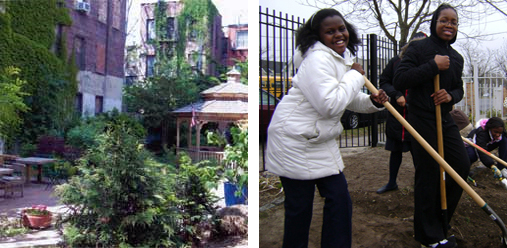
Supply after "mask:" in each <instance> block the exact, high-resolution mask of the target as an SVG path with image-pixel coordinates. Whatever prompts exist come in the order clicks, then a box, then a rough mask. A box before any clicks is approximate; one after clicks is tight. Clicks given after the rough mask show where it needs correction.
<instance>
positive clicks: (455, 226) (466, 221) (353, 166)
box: [259, 147, 507, 248]
mask: <svg viewBox="0 0 507 248" xmlns="http://www.w3.org/2000/svg"><path fill="white" fill-rule="evenodd" d="M342 153H343V160H344V163H345V170H344V173H345V177H346V178H347V180H348V185H349V191H350V195H351V197H352V201H353V218H352V232H353V236H352V247H390V248H405V247H420V244H419V242H417V241H415V240H414V237H413V235H414V232H413V211H414V207H413V204H414V201H413V197H414V166H413V163H412V157H411V155H410V153H404V156H403V162H402V164H401V167H400V171H399V173H398V180H397V182H398V186H399V190H396V191H390V192H387V193H384V194H381V195H379V194H377V193H376V191H377V189H378V188H380V187H381V186H383V185H384V184H386V183H387V181H388V179H389V168H388V162H389V155H390V152H389V151H386V150H385V149H384V147H376V148H360V149H357V148H345V149H342ZM472 171H474V175H473V178H474V179H475V181H476V182H477V185H478V186H474V185H473V184H472V183H471V182H469V185H471V186H472V188H473V189H474V190H475V191H476V192H477V193H478V194H479V195H480V196H481V198H482V199H483V200H484V201H485V202H486V203H487V204H488V205H489V206H491V208H492V209H493V210H494V211H495V212H496V213H497V214H498V215H499V216H500V218H501V219H502V220H503V221H504V222H505V221H507V205H506V204H507V203H506V202H507V201H506V199H507V190H505V189H504V188H502V186H501V185H500V183H499V181H498V180H496V179H494V178H493V173H492V172H491V171H490V170H489V169H487V168H486V167H484V166H481V165H480V163H474V164H473V165H472ZM259 180H260V188H259V196H260V199H259V204H260V206H259V207H260V215H259V227H260V229H259V230H260V237H259V239H260V242H259V247H281V246H282V237H283V219H284V208H283V192H282V191H281V190H280V187H279V185H280V184H279V180H278V177H276V176H274V175H272V174H270V173H268V172H263V173H260V178H259ZM323 206H324V200H323V198H322V197H320V195H319V194H318V192H316V194H315V200H314V213H313V219H312V225H311V227H310V228H311V229H310V239H309V240H310V241H309V246H308V247H309V248H318V247H320V235H321V227H322V217H323V211H322V208H323ZM450 224H451V226H452V229H451V230H450V231H449V235H451V234H454V235H455V236H456V238H457V242H458V246H459V247H501V241H500V237H501V235H502V232H501V230H500V228H499V227H498V226H497V225H496V223H495V222H494V221H493V220H491V219H490V218H489V216H488V215H487V214H486V213H485V212H484V211H483V210H482V209H481V208H480V206H478V205H477V203H475V201H473V200H472V198H471V197H470V196H468V195H467V194H466V192H463V196H462V199H461V201H460V204H459V205H458V208H457V209H456V212H455V214H454V217H453V220H452V221H451V223H450Z"/></svg>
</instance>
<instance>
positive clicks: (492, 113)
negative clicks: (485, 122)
mask: <svg viewBox="0 0 507 248" xmlns="http://www.w3.org/2000/svg"><path fill="white" fill-rule="evenodd" d="M491 117H502V110H496V109H495V108H491V109H488V110H487V111H486V118H491Z"/></svg>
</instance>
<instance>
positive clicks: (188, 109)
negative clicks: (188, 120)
mask: <svg viewBox="0 0 507 248" xmlns="http://www.w3.org/2000/svg"><path fill="white" fill-rule="evenodd" d="M193 107H194V109H195V112H196V114H248V102H245V101H240V100H235V101H222V100H208V101H204V102H197V103H194V104H193ZM173 113H175V114H183V113H188V114H191V113H192V105H187V106H185V107H182V108H179V109H176V110H175V111H173Z"/></svg>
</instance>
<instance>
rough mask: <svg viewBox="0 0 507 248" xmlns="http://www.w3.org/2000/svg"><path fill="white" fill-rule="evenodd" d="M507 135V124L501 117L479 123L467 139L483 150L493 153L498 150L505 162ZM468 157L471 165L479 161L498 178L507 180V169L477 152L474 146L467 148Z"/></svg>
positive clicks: (506, 156) (499, 155) (506, 157)
mask: <svg viewBox="0 0 507 248" xmlns="http://www.w3.org/2000/svg"><path fill="white" fill-rule="evenodd" d="M506 135H507V133H506V132H505V123H504V122H503V120H502V119H500V118H499V117H491V118H489V119H483V120H480V121H479V125H478V127H477V128H476V129H474V130H472V131H471V132H470V133H469V134H468V136H467V138H468V139H469V140H470V141H472V142H473V143H475V144H476V145H478V146H480V147H481V148H482V149H484V150H486V151H488V152H491V151H493V150H495V149H496V148H498V157H499V158H500V159H502V160H503V161H507V137H506ZM465 146H466V147H467V148H466V149H467V152H468V157H469V158H470V163H474V162H475V161H477V160H478V159H480V160H481V162H482V163H483V164H484V165H485V166H486V167H488V168H491V169H492V170H493V173H494V176H495V177H496V178H500V177H502V178H507V167H505V165H503V164H501V163H497V162H496V161H494V160H493V158H491V157H490V156H488V155H487V154H484V153H483V152H479V151H477V149H475V148H474V147H473V146H471V145H470V146H467V144H465Z"/></svg>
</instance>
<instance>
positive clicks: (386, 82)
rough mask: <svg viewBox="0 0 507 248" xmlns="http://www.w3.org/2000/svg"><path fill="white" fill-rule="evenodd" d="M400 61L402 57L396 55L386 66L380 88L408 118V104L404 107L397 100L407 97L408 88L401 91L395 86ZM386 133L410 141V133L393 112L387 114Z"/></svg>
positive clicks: (396, 138) (392, 137) (400, 139)
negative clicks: (394, 81)
mask: <svg viewBox="0 0 507 248" xmlns="http://www.w3.org/2000/svg"><path fill="white" fill-rule="evenodd" d="M399 63H400V57H399V56H398V55H396V56H394V57H393V58H392V59H391V60H389V63H388V64H387V66H386V68H385V69H384V71H383V72H382V75H380V88H381V89H383V90H384V91H385V92H386V94H387V95H388V96H389V98H390V100H389V102H390V103H391V105H392V106H393V107H394V108H395V109H396V111H398V113H400V115H401V116H403V118H405V119H406V117H407V115H408V110H407V105H405V107H402V106H400V105H398V103H397V102H396V100H397V99H398V98H399V97H401V96H403V97H405V99H407V90H405V91H403V92H401V91H397V90H396V89H395V88H394V86H393V79H394V72H395V71H396V68H397V67H398V65H399ZM386 135H387V137H388V138H390V139H393V140H396V141H399V142H402V141H408V140H409V139H410V133H409V132H408V131H407V130H406V129H405V128H404V127H403V125H401V123H400V122H399V121H398V120H397V119H396V117H394V115H392V114H391V112H389V113H388V115H387V125H386Z"/></svg>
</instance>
